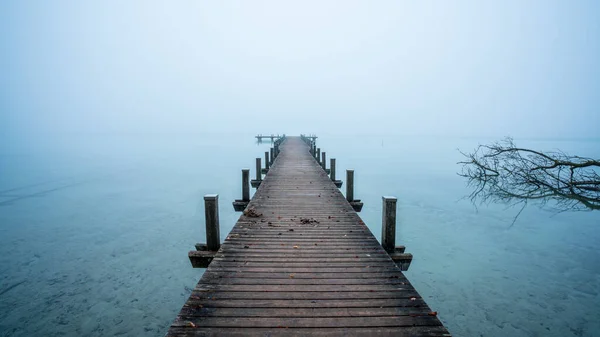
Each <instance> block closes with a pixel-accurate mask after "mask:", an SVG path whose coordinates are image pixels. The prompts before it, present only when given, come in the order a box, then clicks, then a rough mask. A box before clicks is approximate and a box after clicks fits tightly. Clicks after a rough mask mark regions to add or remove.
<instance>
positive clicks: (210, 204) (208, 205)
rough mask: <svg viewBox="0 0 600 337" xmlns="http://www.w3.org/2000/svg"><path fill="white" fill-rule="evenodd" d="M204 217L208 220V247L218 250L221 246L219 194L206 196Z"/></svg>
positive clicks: (210, 249)
mask: <svg viewBox="0 0 600 337" xmlns="http://www.w3.org/2000/svg"><path fill="white" fill-rule="evenodd" d="M204 217H205V220H206V248H207V249H208V250H209V251H215V252H216V251H217V250H219V247H221V236H220V233H219V195H218V194H207V195H205V196H204Z"/></svg>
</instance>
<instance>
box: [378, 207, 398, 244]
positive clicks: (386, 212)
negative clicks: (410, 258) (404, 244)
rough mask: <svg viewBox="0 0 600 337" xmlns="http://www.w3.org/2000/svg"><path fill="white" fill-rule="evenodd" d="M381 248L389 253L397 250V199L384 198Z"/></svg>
mask: <svg viewBox="0 0 600 337" xmlns="http://www.w3.org/2000/svg"><path fill="white" fill-rule="evenodd" d="M382 199H383V207H382V212H381V217H382V224H381V246H382V247H383V249H385V251H386V252H388V253H393V252H394V251H395V248H396V201H397V199H396V197H386V196H384V197H382Z"/></svg>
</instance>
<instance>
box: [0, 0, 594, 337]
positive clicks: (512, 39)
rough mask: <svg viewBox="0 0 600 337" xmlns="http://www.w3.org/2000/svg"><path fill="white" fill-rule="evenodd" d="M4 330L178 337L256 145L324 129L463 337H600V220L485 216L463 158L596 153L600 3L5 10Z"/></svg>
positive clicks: (0, 171) (422, 284) (0, 32)
mask: <svg viewBox="0 0 600 337" xmlns="http://www.w3.org/2000/svg"><path fill="white" fill-rule="evenodd" d="M0 47H1V48H2V53H1V55H2V56H0V71H1V73H2V76H0V89H1V90H0V336H30V335H46V336H64V335H67V336H78V335H85V336H107V335H108V336H110V335H125V336H139V335H150V336H163V335H164V334H165V333H166V331H167V329H168V326H169V325H170V324H171V322H172V321H173V319H174V318H175V316H176V315H177V313H178V312H179V310H180V309H181V306H182V305H183V303H184V302H185V300H186V299H187V297H188V296H189V294H190V292H191V289H193V288H194V286H195V284H196V283H197V282H198V280H199V279H200V277H201V275H202V270H201V269H193V268H192V267H191V265H190V263H189V260H188V258H187V251H188V250H191V249H193V248H194V247H193V245H194V244H195V243H196V242H203V241H204V240H205V238H204V229H203V228H204V209H203V202H202V196H203V195H205V194H209V193H218V194H219V198H220V200H221V206H220V217H221V236H222V238H223V239H224V238H225V237H226V235H227V233H228V232H229V230H230V229H231V228H232V227H233V225H234V224H235V222H236V221H237V218H238V217H239V213H235V212H234V211H233V209H232V207H231V206H230V202H231V201H233V200H234V199H236V198H239V197H240V193H241V188H240V169H241V168H246V167H249V168H251V176H253V174H254V158H256V157H262V156H263V155H264V152H265V151H268V148H269V146H270V144H268V143H265V144H262V145H257V144H256V143H255V140H254V136H255V135H256V134H258V133H262V134H271V133H275V134H276V133H285V134H287V135H299V134H301V133H305V134H306V133H313V134H317V135H318V136H319V138H318V140H317V143H318V145H319V147H321V148H322V149H324V150H326V151H327V155H328V157H329V158H336V159H337V167H338V172H337V176H338V178H341V179H344V178H345V175H344V170H345V169H354V170H355V185H356V189H355V196H356V197H357V198H360V199H362V201H363V202H364V203H365V206H364V208H363V210H362V212H361V213H359V215H360V216H361V218H362V219H363V220H364V221H365V223H366V224H367V225H368V226H369V228H370V229H371V231H372V232H373V233H374V234H375V236H376V237H377V238H378V239H379V236H380V232H381V227H380V226H381V196H382V195H395V196H397V197H398V232H397V242H398V244H403V245H406V246H407V251H408V252H410V253H412V254H413V255H414V260H413V263H412V265H411V267H410V269H409V271H407V272H406V276H407V277H408V278H409V280H410V281H411V282H412V283H413V285H414V287H415V288H416V289H417V290H418V291H419V292H420V293H421V295H422V296H423V297H424V298H425V300H426V301H427V303H428V304H429V306H430V307H431V308H432V309H433V310H436V311H438V313H439V317H440V319H441V320H442V322H443V323H444V324H445V325H446V326H447V327H448V329H449V330H450V332H451V333H452V334H453V335H454V336H480V335H481V336H540V335H544V336H594V335H597V331H598V330H599V329H600V295H599V293H600V264H598V263H597V261H598V260H599V259H600V252H599V251H598V249H597V245H598V242H600V231H599V230H598V225H599V224H600V213H598V212H562V213H556V212H553V211H551V210H548V209H546V208H539V207H538V206H537V205H536V204H535V203H531V204H530V205H528V206H527V207H526V208H525V209H524V210H523V212H522V213H521V215H520V216H519V217H518V218H517V220H516V222H515V223H514V225H511V224H512V222H513V220H514V218H515V216H516V214H517V213H518V212H519V209H520V208H519V207H516V208H511V207H507V206H506V205H497V204H491V205H478V206H477V207H475V206H474V205H473V204H472V203H471V202H470V201H469V200H465V199H463V197H465V196H466V195H468V194H469V193H470V192H471V190H470V189H469V188H468V187H467V186H465V183H466V181H465V180H464V179H463V178H461V177H459V176H458V175H457V172H459V171H460V165H457V164H456V163H457V162H458V161H460V160H461V159H462V156H461V154H460V152H459V151H458V149H460V150H463V151H467V152H468V151H472V150H473V149H474V148H475V147H476V146H477V145H478V144H489V143H491V142H494V141H497V140H500V139H502V138H503V137H506V136H512V137H513V138H514V141H515V143H516V144H517V145H519V146H520V147H526V148H532V149H536V150H540V151H553V150H557V149H560V150H563V151H565V152H567V153H569V154H572V155H580V156H585V157H592V158H596V159H598V158H600V134H599V131H598V130H599V129H598V126H599V125H600V113H599V112H598V106H599V105H600V96H599V95H598V92H600V66H599V62H598V60H600V5H598V4H597V3H596V2H592V1H578V2H575V3H566V2H564V3H562V2H556V1H552V2H547V1H528V2H522V1H505V2H502V3H500V2H498V3H483V2H481V3H479V2H477V3H472V2H467V1H448V2H443V3H441V2H433V1H421V2H418V3H415V2H409V1H378V2H376V3H374V2H367V1H327V2H317V1H302V2H299V1H298V2H276V1H245V2H242V1H229V2H218V3H204V2H193V1H181V2H177V3H162V2H158V1H144V2H142V1H130V2H126V3H123V2H117V1H88V2H76V1H62V0H59V1H53V2H37V3H31V2H17V1H5V2H3V3H1V4H0Z"/></svg>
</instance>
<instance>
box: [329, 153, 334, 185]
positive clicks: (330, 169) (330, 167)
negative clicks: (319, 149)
mask: <svg viewBox="0 0 600 337" xmlns="http://www.w3.org/2000/svg"><path fill="white" fill-rule="evenodd" d="M329 178H331V180H332V181H335V158H331V159H329Z"/></svg>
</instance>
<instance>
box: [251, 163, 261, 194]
mask: <svg viewBox="0 0 600 337" xmlns="http://www.w3.org/2000/svg"><path fill="white" fill-rule="evenodd" d="M261 172H262V164H261V162H260V158H256V179H253V180H251V181H250V184H252V187H254V188H258V186H260V182H261V181H262V174H261Z"/></svg>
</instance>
